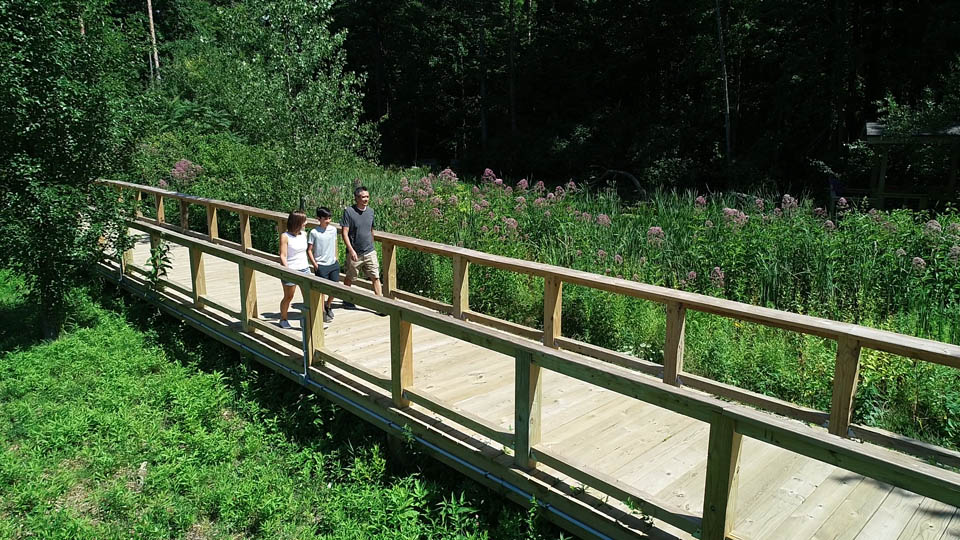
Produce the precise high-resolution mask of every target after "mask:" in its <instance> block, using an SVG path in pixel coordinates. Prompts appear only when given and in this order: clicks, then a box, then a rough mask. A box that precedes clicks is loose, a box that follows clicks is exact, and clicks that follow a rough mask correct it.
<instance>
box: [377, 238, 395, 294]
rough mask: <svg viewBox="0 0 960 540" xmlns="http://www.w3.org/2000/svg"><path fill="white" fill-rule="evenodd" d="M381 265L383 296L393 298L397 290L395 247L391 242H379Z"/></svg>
mask: <svg viewBox="0 0 960 540" xmlns="http://www.w3.org/2000/svg"><path fill="white" fill-rule="evenodd" d="M380 246H381V250H382V252H383V253H382V255H383V263H382V264H381V268H382V270H381V272H380V273H381V274H383V275H382V276H381V277H382V278H383V296H385V297H387V298H393V295H394V292H395V291H396V290H397V246H396V245H395V244H393V243H391V242H386V241H383V242H380Z"/></svg>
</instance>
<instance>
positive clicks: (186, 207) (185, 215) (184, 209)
mask: <svg viewBox="0 0 960 540" xmlns="http://www.w3.org/2000/svg"><path fill="white" fill-rule="evenodd" d="M179 201H180V230H182V231H184V232H186V231H189V230H190V203H188V202H187V201H186V200H184V199H179Z"/></svg>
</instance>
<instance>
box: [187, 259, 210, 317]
mask: <svg viewBox="0 0 960 540" xmlns="http://www.w3.org/2000/svg"><path fill="white" fill-rule="evenodd" d="M190 283H191V287H192V292H193V307H195V308H197V309H202V308H203V297H204V295H206V294H207V277H206V273H205V272H204V265H203V252H202V251H200V248H198V247H194V246H191V247H190Z"/></svg>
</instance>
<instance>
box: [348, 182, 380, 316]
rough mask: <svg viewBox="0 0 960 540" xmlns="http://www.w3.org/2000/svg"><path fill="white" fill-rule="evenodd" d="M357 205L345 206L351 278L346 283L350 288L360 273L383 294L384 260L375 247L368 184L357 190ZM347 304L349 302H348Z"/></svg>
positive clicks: (354, 196)
mask: <svg viewBox="0 0 960 540" xmlns="http://www.w3.org/2000/svg"><path fill="white" fill-rule="evenodd" d="M353 198H354V201H355V204H354V205H353V206H348V207H346V208H344V209H343V219H342V220H341V221H340V234H341V236H342V237H343V243H344V245H345V246H346V248H347V277H346V279H344V280H343V284H344V285H346V286H347V287H349V286H350V285H351V284H352V283H353V280H354V279H356V278H357V276H358V275H359V273H360V272H363V275H364V276H366V277H367V279H369V280H370V281H371V282H372V283H373V292H374V293H376V294H377V295H378V296H383V291H382V290H381V289H380V263H379V262H378V261H377V250H376V249H374V247H373V208H370V206H369V204H370V191H369V190H367V188H366V187H365V186H359V187H357V188H356V189H354V190H353ZM344 305H347V303H346V302H345V303H344Z"/></svg>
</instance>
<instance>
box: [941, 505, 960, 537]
mask: <svg viewBox="0 0 960 540" xmlns="http://www.w3.org/2000/svg"><path fill="white" fill-rule="evenodd" d="M941 540H960V509H958V510H957V511H956V512H954V513H953V519H951V520H950V523H949V524H948V525H947V530H946V531H944V532H943V537H941Z"/></svg>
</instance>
